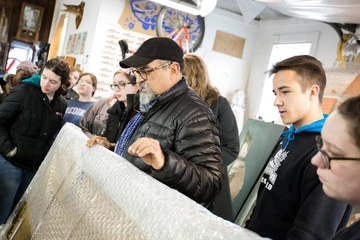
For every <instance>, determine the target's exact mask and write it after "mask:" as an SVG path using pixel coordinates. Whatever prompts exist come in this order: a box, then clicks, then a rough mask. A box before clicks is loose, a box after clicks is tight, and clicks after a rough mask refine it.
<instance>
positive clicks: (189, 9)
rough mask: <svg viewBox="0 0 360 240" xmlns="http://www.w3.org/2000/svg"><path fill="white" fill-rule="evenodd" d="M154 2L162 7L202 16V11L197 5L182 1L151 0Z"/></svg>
mask: <svg viewBox="0 0 360 240" xmlns="http://www.w3.org/2000/svg"><path fill="white" fill-rule="evenodd" d="M151 1H153V2H156V3H159V4H161V5H164V6H167V7H171V8H173V9H176V10H179V11H182V12H186V13H190V14H192V15H200V11H199V10H198V8H197V7H196V5H192V4H189V3H187V2H182V1H181V0H176V1H175V0H151Z"/></svg>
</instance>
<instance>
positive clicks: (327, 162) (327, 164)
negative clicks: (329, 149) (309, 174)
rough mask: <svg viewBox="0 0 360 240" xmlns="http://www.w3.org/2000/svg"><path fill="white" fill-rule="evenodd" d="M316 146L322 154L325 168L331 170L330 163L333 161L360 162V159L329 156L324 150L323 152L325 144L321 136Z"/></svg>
mask: <svg viewBox="0 0 360 240" xmlns="http://www.w3.org/2000/svg"><path fill="white" fill-rule="evenodd" d="M316 145H317V148H318V151H319V152H320V154H321V158H322V160H323V162H324V164H325V167H326V168H327V169H330V161H331V160H360V158H339V157H330V156H329V154H327V153H326V152H325V151H324V150H322V147H323V145H324V142H323V140H322V137H321V135H317V136H316Z"/></svg>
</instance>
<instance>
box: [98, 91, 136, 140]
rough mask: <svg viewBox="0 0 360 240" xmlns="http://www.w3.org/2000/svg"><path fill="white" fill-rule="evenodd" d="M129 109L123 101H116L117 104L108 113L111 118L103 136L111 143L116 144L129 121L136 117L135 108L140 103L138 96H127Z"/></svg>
mask: <svg viewBox="0 0 360 240" xmlns="http://www.w3.org/2000/svg"><path fill="white" fill-rule="evenodd" d="M126 102H127V107H125V104H124V103H123V102H121V101H116V102H115V104H114V105H113V106H112V107H111V108H110V109H109V110H108V111H107V113H108V114H109V117H108V119H107V122H106V128H105V132H104V134H103V135H102V136H103V137H106V139H107V140H108V141H109V142H111V143H116V142H117V141H118V139H119V137H120V135H121V133H122V132H123V130H124V128H125V127H126V125H127V123H128V122H129V120H130V119H131V118H132V116H133V115H134V109H135V106H137V105H138V103H139V98H138V95H135V94H127V95H126Z"/></svg>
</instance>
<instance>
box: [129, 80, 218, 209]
mask: <svg viewBox="0 0 360 240" xmlns="http://www.w3.org/2000/svg"><path fill="white" fill-rule="evenodd" d="M140 137H149V138H154V139H156V140H158V141H159V143H160V146H161V148H162V150H163V154H164V156H165V165H164V166H163V168H162V169H161V170H159V171H157V170H155V169H153V168H151V167H150V166H149V165H147V164H146V163H144V161H143V160H142V159H141V158H138V157H136V156H133V155H130V154H129V153H128V152H127V151H124V153H123V157H124V158H126V159H127V160H128V161H129V162H131V163H132V164H133V165H135V166H136V167H138V168H139V169H141V170H142V171H144V172H146V173H148V174H149V175H151V176H152V177H154V178H155V179H157V180H159V181H161V182H162V183H164V184H165V185H167V186H169V187H171V188H174V189H176V190H178V191H179V192H181V193H183V194H184V195H186V196H188V197H190V198H191V199H193V200H194V201H196V202H198V203H199V204H202V205H203V206H205V207H207V208H208V209H211V208H212V204H213V200H214V198H215V196H217V195H218V193H219V191H220V188H221V184H222V181H223V176H224V168H223V166H222V160H221V149H220V139H219V130H218V125H217V123H216V120H215V118H214V117H213V114H212V113H211V110H210V108H209V107H208V106H207V105H206V103H205V102H204V101H203V100H202V99H201V98H200V97H199V96H198V94H197V93H196V92H195V91H194V90H192V89H190V88H189V87H188V86H187V83H186V80H185V79H182V80H180V81H179V83H178V84H176V85H174V86H173V87H172V88H171V89H169V91H168V92H166V93H164V94H162V95H161V96H160V97H159V99H158V101H157V102H156V104H155V105H154V106H153V107H152V108H150V110H149V111H148V112H147V113H146V114H145V115H144V119H143V121H142V122H141V123H140V125H139V126H138V128H137V129H136V130H135V132H134V134H133V135H132V137H131V139H130V141H129V143H128V146H130V145H131V144H132V143H134V142H135V141H136V140H137V139H138V138H140Z"/></svg>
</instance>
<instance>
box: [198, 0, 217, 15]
mask: <svg viewBox="0 0 360 240" xmlns="http://www.w3.org/2000/svg"><path fill="white" fill-rule="evenodd" d="M216 4H217V0H197V6H198V9H199V10H200V15H201V16H202V17H205V16H206V15H208V14H210V13H211V12H212V11H214V9H215V7H216Z"/></svg>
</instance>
